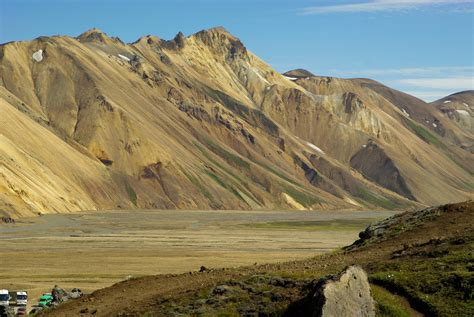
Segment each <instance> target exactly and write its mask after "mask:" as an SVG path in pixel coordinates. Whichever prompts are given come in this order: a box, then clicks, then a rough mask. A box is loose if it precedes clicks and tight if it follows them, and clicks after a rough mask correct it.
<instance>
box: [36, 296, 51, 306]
mask: <svg viewBox="0 0 474 317" xmlns="http://www.w3.org/2000/svg"><path fill="white" fill-rule="evenodd" d="M52 303H53V295H51V294H49V293H46V294H43V295H42V296H41V297H40V300H39V302H38V306H39V307H49V306H51V304H52Z"/></svg>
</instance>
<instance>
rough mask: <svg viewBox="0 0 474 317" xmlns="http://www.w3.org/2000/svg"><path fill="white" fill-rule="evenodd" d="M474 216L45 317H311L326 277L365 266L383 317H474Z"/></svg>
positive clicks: (441, 215)
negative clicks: (313, 300) (314, 298)
mask: <svg viewBox="0 0 474 317" xmlns="http://www.w3.org/2000/svg"><path fill="white" fill-rule="evenodd" d="M473 216H474V202H472V201H471V202H466V203H459V204H453V205H446V206H441V207H436V208H431V209H426V210H423V211H419V212H411V213H404V214H402V215H398V216H395V217H394V218H391V219H390V220H388V221H384V222H381V223H379V224H377V225H376V226H373V227H371V228H370V229H369V230H366V231H364V232H365V234H363V239H361V240H359V241H358V243H356V244H355V245H353V246H352V247H350V248H345V249H343V250H340V251H337V252H332V253H327V254H323V255H319V256H316V257H313V258H308V259H304V260H296V261H291V262H284V263H273V264H264V265H253V266H247V267H240V268H236V269H232V268H228V269H217V270H208V271H205V272H201V273H200V272H197V271H194V272H189V273H186V274H168V275H156V276H148V277H142V278H136V279H129V280H126V281H123V282H120V283H117V284H115V285H113V286H111V287H108V288H105V289H101V290H99V291H96V292H94V293H92V294H91V295H89V296H86V297H85V298H82V299H80V300H76V301H71V302H68V303H66V304H64V305H61V306H59V307H57V308H56V309H52V310H47V311H44V312H43V315H47V316H71V315H78V314H82V315H94V316H110V315H114V316H116V315H120V316H136V315H145V316H161V315H163V316H181V315H202V316H221V315H222V316H224V315H225V316H238V315H248V316H254V315H255V316H256V315H258V316H297V315H300V316H303V315H308V309H311V307H308V303H311V298H312V293H311V290H312V289H313V287H314V285H315V283H316V282H317V281H318V280H319V279H320V278H322V277H324V276H327V275H328V274H336V273H338V272H341V270H342V269H343V268H344V267H346V266H348V265H352V264H358V265H360V266H362V267H363V268H364V269H365V270H366V271H367V273H368V274H369V281H370V282H371V284H372V294H373V296H374V297H375V300H376V301H377V303H378V314H379V315H381V316H410V315H412V316H413V315H415V316H416V315H420V313H423V314H424V315H428V316H464V315H465V316H472V315H473V314H474V293H473V290H474V272H473V263H474V257H473V252H474V229H473V228H474V226H473V220H472V219H473ZM313 235H314V236H317V231H316V232H313ZM298 236H300V235H299V234H298ZM335 236H337V235H335ZM341 236H343V235H341ZM258 253H259V252H258ZM274 260H275V262H276V261H278V260H277V259H276V258H275V259H274ZM408 303H409V304H408Z"/></svg>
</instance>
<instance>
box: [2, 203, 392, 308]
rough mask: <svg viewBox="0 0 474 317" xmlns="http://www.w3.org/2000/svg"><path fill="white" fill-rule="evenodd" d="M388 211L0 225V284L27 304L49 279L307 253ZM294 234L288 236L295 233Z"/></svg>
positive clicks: (118, 215)
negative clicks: (25, 297) (25, 296)
mask: <svg viewBox="0 0 474 317" xmlns="http://www.w3.org/2000/svg"><path fill="white" fill-rule="evenodd" d="M392 214H393V212H386V211H383V212H380V211H377V212H352V213H350V212H295V211H291V212H288V211H110V212H94V213H87V214H70V215H64V214H63V215H46V216H43V217H39V218H31V219H26V220H22V221H21V222H18V223H17V224H15V225H3V226H0V241H1V245H2V247H1V248H0V259H1V268H2V269H1V270H0V288H7V289H23V290H27V291H28V292H29V293H30V304H34V303H36V301H37V298H38V297H39V296H40V295H41V294H42V293H43V292H46V291H49V290H50V289H51V287H52V286H54V284H58V285H60V286H61V287H63V288H65V289H70V288H72V287H79V288H82V289H83V290H84V291H87V292H91V291H93V290H96V289H99V288H103V287H106V286H110V285H112V284H113V283H116V282H118V281H121V280H124V279H127V278H129V277H138V276H143V275H155V274H175V273H183V272H189V271H196V270H198V269H199V267H200V266H201V265H204V266H206V267H209V268H218V267H237V266H242V265H252V264H255V263H275V262H282V261H288V260H296V259H302V258H308V257H310V256H314V255H315V254H321V253H324V252H328V251H331V250H334V249H336V248H339V247H341V246H344V245H347V244H350V243H351V242H353V241H354V240H355V239H356V238H357V234H358V232H359V231H361V230H362V229H363V228H364V227H366V226H367V225H368V224H369V223H372V222H374V221H376V220H378V219H382V218H385V217H387V216H389V215H392ZM296 232H298V234H297V235H296V234H295V233H296Z"/></svg>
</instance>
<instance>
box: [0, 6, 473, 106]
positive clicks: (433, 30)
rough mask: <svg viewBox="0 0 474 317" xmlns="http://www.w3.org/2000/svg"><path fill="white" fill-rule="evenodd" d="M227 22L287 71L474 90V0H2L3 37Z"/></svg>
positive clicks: (169, 30) (168, 31)
mask: <svg viewBox="0 0 474 317" xmlns="http://www.w3.org/2000/svg"><path fill="white" fill-rule="evenodd" d="M213 26H224V27H225V28H227V29H228V30H229V31H230V32H231V33H233V34H234V35H236V36H237V37H239V38H240V39H241V40H242V41H243V42H244V44H245V45H246V46H247V48H248V49H250V50H251V51H253V52H254V53H256V54H257V55H258V56H260V57H261V58H263V59H264V60H265V61H267V62H268V63H270V64H271V65H272V66H273V67H275V68H276V69H277V70H278V71H282V72H283V71H286V70H289V69H293V68H306V69H308V70H310V71H312V72H313V73H315V74H318V75H330V76H338V77H369V78H373V79H376V80H379V81H381V82H383V83H384V84H387V85H389V86H391V87H394V88H397V89H400V90H402V91H406V92H408V93H411V94H414V95H416V96H418V97H420V98H422V99H425V100H429V101H430V100H434V99H438V98H441V97H443V96H445V95H448V94H451V93H454V92H457V91H460V90H466V89H474V79H473V76H474V61H473V55H474V48H473V46H474V0H398V1H395V0H287V1H283V0H201V1H196V0H188V1H185V0H173V1H158V0H157V1H152V0H129V1H124V0H117V1H111V0H103V1H100V0H62V1H59V0H0V42H2V43H3V42H7V41H13V40H30V39H33V38H35V37H37V36H40V35H55V34H65V35H72V36H77V35H78V34H80V33H82V32H84V31H85V30H87V29H90V28H92V27H97V28H99V29H102V30H103V31H104V32H106V33H107V34H109V35H111V36H119V37H120V38H121V39H122V40H124V41H126V42H132V41H134V40H136V39H137V38H138V37H140V36H142V35H146V34H153V35H157V36H159V37H161V38H165V39H169V38H172V37H174V35H175V34H176V33H177V32H178V31H182V32H183V33H185V34H187V35H189V34H192V33H194V32H197V31H199V30H201V29H204V28H209V27H213Z"/></svg>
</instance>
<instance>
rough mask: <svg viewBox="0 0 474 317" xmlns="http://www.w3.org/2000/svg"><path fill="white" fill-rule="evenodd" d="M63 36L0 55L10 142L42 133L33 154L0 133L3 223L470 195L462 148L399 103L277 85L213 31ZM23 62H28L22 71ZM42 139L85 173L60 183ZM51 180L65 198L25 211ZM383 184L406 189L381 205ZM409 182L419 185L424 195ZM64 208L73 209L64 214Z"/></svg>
mask: <svg viewBox="0 0 474 317" xmlns="http://www.w3.org/2000/svg"><path fill="white" fill-rule="evenodd" d="M81 37H82V41H80V40H79V39H78V38H81ZM78 38H72V37H68V36H57V37H56V36H55V37H48V38H45V37H40V38H37V39H35V40H33V41H30V42H10V43H7V44H3V45H1V46H0V76H1V81H0V86H1V88H0V99H1V100H2V104H1V105H2V112H3V111H7V110H6V109H8V111H9V112H8V113H11V114H10V117H11V120H12V121H15V122H20V121H21V122H22V123H23V125H24V127H23V128H21V129H20V130H23V129H26V130H32V129H36V130H37V129H39V130H40V131H41V132H38V134H44V135H47V137H46V139H37V140H36V141H37V144H38V148H33V149H31V148H29V147H25V146H23V147H20V148H19V149H18V151H19V152H18V151H17V152H15V153H13V150H12V149H10V148H8V149H7V145H5V144H20V145H21V144H23V143H22V142H25V144H26V141H27V140H24V137H23V136H22V135H21V133H20V134H19V135H17V134H12V133H11V129H13V127H10V126H6V125H5V126H2V127H0V132H1V133H2V135H7V132H9V133H8V140H5V141H4V143H2V145H1V146H0V149H1V150H2V154H1V155H0V158H2V159H3V160H4V162H7V163H5V167H4V170H5V171H8V173H6V172H5V173H2V174H0V188H2V190H1V191H0V210H1V211H2V212H3V213H4V214H6V215H10V216H27V215H32V214H35V213H37V212H64V211H66V210H70V211H76V210H93V209H104V208H108V209H113V208H129V209H133V208H173V209H180V208H190V209H209V208H211V209H249V208H261V209H267V208H268V209H270V208H283V209H288V208H289V209H347V208H349V209H360V208H374V207H378V208H397V207H398V208H402V207H406V206H413V207H416V206H420V205H427V204H433V203H443V202H448V201H456V200H463V199H466V198H470V197H472V184H473V183H474V182H473V176H472V172H473V170H474V167H473V166H472V163H471V162H472V160H471V158H472V153H471V152H469V151H468V150H467V149H469V148H470V146H472V140H474V138H473V136H472V133H471V132H470V131H469V130H468V129H465V128H464V127H463V126H459V125H458V124H456V123H453V122H452V121H451V120H448V119H446V118H444V117H442V114H440V113H438V112H433V113H432V112H427V113H429V114H430V115H432V116H433V118H436V119H437V120H439V122H441V123H443V127H445V126H446V127H447V128H445V129H446V131H448V132H449V133H447V134H445V135H442V134H439V133H437V132H436V131H433V129H431V132H430V130H427V129H428V128H427V127H426V125H425V127H423V125H422V120H423V118H424V117H423V115H421V117H420V118H418V117H416V118H414V119H412V118H410V117H409V116H408V117H407V116H406V114H405V113H404V112H403V108H400V105H399V104H398V102H396V101H394V100H392V102H391V101H390V100H389V99H390V98H388V99H387V98H385V97H384V96H383V94H381V93H380V92H376V91H374V90H373V89H369V88H367V87H364V86H363V85H361V84H360V83H359V82H357V80H343V79H336V78H330V77H317V76H314V77H308V78H306V77H304V78H298V79H296V80H290V79H288V78H286V77H285V76H283V75H281V74H279V73H278V72H277V71H275V70H274V69H272V68H271V67H270V66H269V65H267V64H266V63H265V62H263V61H262V60H260V59H259V58H258V57H257V56H255V55H254V54H253V53H251V52H250V51H248V50H247V48H246V47H245V45H244V44H243V43H242V42H241V41H240V40H239V39H238V38H236V37H235V36H233V35H231V34H230V33H229V32H227V31H226V30H225V29H223V28H213V29H209V30H203V31H200V32H197V33H195V34H193V35H190V36H188V37H184V35H183V34H182V33H178V35H177V36H176V37H175V38H174V39H172V40H161V39H159V38H158V37H152V36H147V37H141V38H139V39H138V40H137V41H135V42H133V43H129V44H125V43H123V42H122V41H121V40H120V39H118V38H110V37H109V36H108V35H106V34H105V33H103V32H101V31H98V30H96V29H92V30H89V31H87V32H85V33H83V34H81V35H79V36H78ZM90 40H92V41H90ZM38 50H42V60H41V61H39V62H38V61H35V60H34V59H33V58H32V54H34V53H35V52H37V51H38ZM372 88H373V87H372ZM424 107H425V106H424ZM412 108H414V107H412ZM425 108H426V107H425ZM401 109H402V110H401ZM410 109H411V108H410ZM410 109H408V108H407V109H405V111H411V110H410ZM15 111H17V112H18V113H15ZM413 113H414V112H413ZM413 116H414V115H413ZM433 120H434V119H433ZM433 122H434V121H433ZM12 125H13V123H12ZM17 129H18V128H17ZM46 131H49V132H46ZM49 133H51V134H52V135H50V134H49ZM433 133H435V134H433ZM53 135H54V136H53ZM446 135H447V136H446ZM56 137H58V138H59V139H60V140H61V141H57V139H56ZM32 138H33V139H34V136H33V137H32ZM52 138H54V140H56V141H54V142H56V143H57V142H60V145H59V146H60V147H61V148H62V147H65V148H73V149H75V151H76V152H77V154H75V155H74V156H73V155H71V154H68V155H70V156H71V157H76V156H77V155H79V157H81V160H84V163H83V164H82V165H80V166H77V167H76V168H77V170H78V171H77V173H78V175H76V174H74V173H73V171H69V170H68V166H69V165H70V164H71V163H66V162H58V160H57V158H56V157H55V155H54V153H50V152H48V150H47V149H48V148H49V147H50V145H49V143H47V144H46V143H45V142H46V141H47V140H50V139H52ZM20 141H21V142H20ZM370 142H372V143H374V144H376V145H377V148H379V149H380V151H379V153H380V156H379V159H378V160H377V161H376V162H374V164H373V165H374V166H379V168H378V169H375V170H373V171H370V170H367V169H364V168H362V167H361V166H360V165H358V164H355V163H354V164H355V165H354V166H351V164H350V161H351V158H352V157H354V155H356V153H358V152H360V153H359V154H358V156H359V157H360V158H364V157H366V158H370V157H371V155H368V154H367V153H368V152H367V150H368V149H369V148H370V147H369V144H372V143H370ZM364 145H365V146H364ZM463 147H464V148H463ZM366 149H367V150H366ZM20 150H21V151H20ZM366 152H367V153H366ZM367 155H368V156H367ZM24 157H30V158H32V159H35V160H36V161H38V162H40V165H41V166H42V167H43V169H42V170H41V171H39V170H37V169H35V170H32V171H30V172H29V173H28V175H24V171H26V170H29V169H31V167H30V166H28V165H27V164H15V163H16V162H19V161H21V159H23V158H24ZM406 157H409V158H410V161H409V162H407V160H406ZM76 160H79V158H76ZM362 160H364V159H362ZM383 162H389V163H387V164H389V166H393V167H391V168H390V169H388V170H389V175H395V176H393V177H394V178H393V179H394V180H393V181H392V180H391V178H390V177H392V176H390V177H388V180H387V181H386V180H383V181H382V180H380V179H379V180H377V179H375V178H374V177H373V176H371V175H374V174H377V173H379V172H381V171H383V170H385V166H386V164H384V163H383ZM390 162H391V163H390ZM440 162H442V163H440ZM377 164H378V165H377ZM440 164H441V165H440ZM92 166H95V167H94V168H93V167H92ZM94 169H96V171H95V172H93V173H92V174H91V175H89V173H88V172H90V171H92V170H94ZM64 170H66V171H67V172H66V177H64V178H63V181H65V182H66V183H67V186H63V187H66V188H68V187H71V188H73V187H74V188H75V187H77V186H76V185H77V184H80V186H79V188H78V191H79V192H80V194H79V193H76V192H74V193H73V190H72V189H71V193H68V192H67V191H66V193H63V192H62V191H58V190H57V187H58V186H57V185H56V186H52V188H50V189H48V191H47V194H46V193H43V194H42V197H43V196H44V197H43V198H42V199H40V198H39V197H38V196H39V194H38V188H37V186H36V185H35V186H33V185H31V184H32V183H35V184H36V183H38V179H42V178H46V179H49V182H52V180H51V178H55V177H57V176H58V175H62V174H64ZM397 171H398V172H397ZM22 173H23V174H22ZM397 173H398V174H397ZM13 175H23V176H21V177H20V178H19V177H15V176H13ZM85 175H88V176H87V177H86V176H85ZM396 175H398V176H396ZM396 179H399V181H400V179H402V180H403V181H402V183H405V184H406V188H407V190H408V191H407V190H403V191H399V192H398V193H397V192H394V191H393V189H394V188H396V187H393V186H392V185H393V182H397V181H396ZM420 179H425V180H428V179H429V180H430V187H429V188H427V187H426V186H424V185H423V184H421V182H420V181H419V180H420ZM39 183H41V182H39ZM46 183H48V182H46ZM53 183H54V182H52V184H53ZM59 192H61V193H62V194H59ZM408 192H410V194H407V193H408ZM404 195H406V196H407V197H404ZM40 196H41V195H40ZM48 197H50V199H48ZM77 197H80V198H81V199H80V202H77V203H72V201H74V200H77ZM38 200H40V201H43V203H42V204H37V203H36V202H37V201H38ZM49 200H51V201H65V202H64V203H63V204H51V203H49V204H48V202H47V201H49ZM83 202H84V204H82V203H83ZM85 202H87V203H85ZM61 206H62V207H61Z"/></svg>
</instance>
